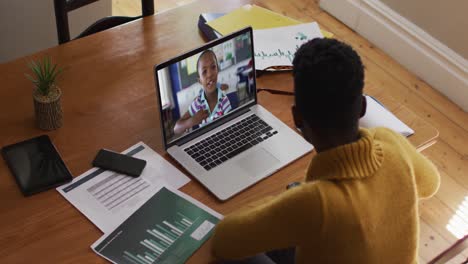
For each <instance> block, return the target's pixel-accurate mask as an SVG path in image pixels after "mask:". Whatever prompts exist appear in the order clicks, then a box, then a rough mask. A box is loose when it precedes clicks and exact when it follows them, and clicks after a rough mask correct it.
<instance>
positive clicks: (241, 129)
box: [154, 27, 313, 200]
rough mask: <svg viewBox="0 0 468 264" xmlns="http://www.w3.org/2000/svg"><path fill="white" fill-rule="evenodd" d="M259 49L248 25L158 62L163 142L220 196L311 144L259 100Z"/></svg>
mask: <svg viewBox="0 0 468 264" xmlns="http://www.w3.org/2000/svg"><path fill="white" fill-rule="evenodd" d="M207 50H210V51H209V52H208V54H204V55H203V56H202V58H201V59H200V62H198V59H199V57H200V54H201V53H202V52H205V53H207ZM213 53H214V54H215V55H213ZM253 54H254V52H253V34H252V28H250V27H248V28H245V29H242V30H240V31H238V32H235V33H232V34H230V35H227V36H225V37H222V38H220V39H217V40H215V41H213V42H210V43H208V44H206V45H204V46H202V47H199V48H197V49H195V50H192V51H190V52H187V53H184V54H181V55H179V56H177V57H175V58H173V59H171V60H169V61H166V62H164V63H162V64H159V65H157V66H155V72H154V73H155V80H156V90H157V94H158V100H159V106H160V113H161V118H160V120H161V127H162V130H163V143H164V147H165V149H166V151H167V152H168V153H169V155H170V156H172V157H173V158H174V159H175V160H176V161H177V162H179V163H180V164H181V165H182V166H183V167H184V168H185V169H187V171H188V172H190V173H191V174H192V175H193V176H194V177H195V178H196V179H197V180H198V181H200V183H202V184H203V185H204V186H205V187H206V188H207V189H208V190H210V191H211V192H212V193H213V194H214V195H215V196H216V197H217V198H219V199H220V200H227V199H229V198H230V197H232V196H233V195H235V194H237V193H239V192H241V191H242V190H244V189H246V188H248V187H249V186H251V185H253V184H255V183H256V182H258V181H260V180H262V179H264V178H266V177H267V176H269V175H271V174H272V173H274V172H276V171H277V170H279V169H281V168H282V167H284V166H286V165H287V164H289V163H291V162H292V161H294V160H296V159H298V158H299V157H301V156H303V155H305V154H306V153H308V152H310V151H311V150H312V148H313V147H312V145H311V144H309V143H308V142H307V141H305V140H304V139H303V138H302V137H301V136H300V135H299V134H297V133H296V132H295V131H293V130H292V129H291V128H289V127H288V126H287V125H285V124H284V123H283V122H282V121H280V120H279V119H278V118H276V117H275V116H274V115H272V114H271V113H270V112H269V111H267V110H266V109H265V108H263V107H262V106H261V105H259V104H258V103H257V87H256V82H255V70H254V69H255V59H254V56H253ZM214 57H216V60H217V62H216V61H215V60H214ZM215 69H217V70H216V71H215V73H217V74H213V71H214V70H215ZM198 71H200V75H199V74H198ZM206 76H209V77H206ZM213 76H216V77H213ZM206 80H208V81H206ZM215 91H216V92H215ZM214 95H216V97H214ZM210 98H216V100H215V102H213V100H214V99H211V102H210ZM214 103H216V105H214ZM203 113H204V114H205V115H202V114H203ZM197 114H198V115H197ZM187 120H190V121H188V122H187Z"/></svg>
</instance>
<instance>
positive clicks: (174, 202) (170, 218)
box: [93, 187, 219, 264]
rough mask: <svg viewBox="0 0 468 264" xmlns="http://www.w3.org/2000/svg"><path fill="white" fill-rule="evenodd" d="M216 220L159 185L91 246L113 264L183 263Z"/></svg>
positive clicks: (205, 237)
mask: <svg viewBox="0 0 468 264" xmlns="http://www.w3.org/2000/svg"><path fill="white" fill-rule="evenodd" d="M218 222H219V219H218V218H217V217H215V216H213V215H212V214H210V213H208V212H206V211H205V210H203V209H201V208H200V207H198V206H197V205H194V204H193V203H191V202H189V201H187V200H186V199H184V198H183V197H181V196H179V195H177V194H176V193H174V192H172V191H170V190H168V189H167V188H164V187H163V188H162V189H161V190H160V191H159V192H157V193H156V194H155V195H154V196H153V197H152V198H151V199H150V200H148V201H147V202H146V203H145V204H144V205H143V206H141V208H139V209H138V210H137V211H136V212H135V213H134V214H133V215H131V216H130V217H129V218H128V219H127V220H126V221H125V222H123V223H122V224H121V225H120V226H119V227H118V228H116V229H115V230H114V231H113V232H112V233H111V234H109V235H108V236H107V237H106V238H105V239H104V240H102V241H101V242H99V244H95V245H93V249H94V250H95V251H96V252H97V253H98V254H100V255H102V256H103V257H105V258H106V259H108V260H110V261H112V262H114V263H131V264H151V263H168V264H169V263H170V264H174V263H184V262H185V261H186V260H187V259H188V258H189V257H190V256H191V255H192V254H193V253H194V252H195V250H197V249H198V248H199V247H200V246H201V245H202V244H203V243H204V242H205V241H206V240H207V239H208V238H209V237H210V235H211V233H212V232H213V227H214V226H215V225H216V224H217V223H218Z"/></svg>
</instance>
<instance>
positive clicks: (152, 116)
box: [0, 0, 438, 263]
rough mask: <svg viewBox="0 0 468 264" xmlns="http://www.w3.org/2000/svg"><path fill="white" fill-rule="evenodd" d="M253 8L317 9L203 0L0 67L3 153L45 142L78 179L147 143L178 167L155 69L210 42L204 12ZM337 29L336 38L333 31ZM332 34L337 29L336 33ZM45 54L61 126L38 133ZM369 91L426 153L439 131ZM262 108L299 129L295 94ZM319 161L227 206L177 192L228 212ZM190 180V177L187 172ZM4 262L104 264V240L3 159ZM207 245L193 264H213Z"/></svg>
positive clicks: (281, 84)
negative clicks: (22, 182)
mask: <svg viewBox="0 0 468 264" xmlns="http://www.w3.org/2000/svg"><path fill="white" fill-rule="evenodd" d="M247 3H253V4H257V5H259V6H263V7H266V8H269V9H271V10H273V11H276V12H280V13H283V14H285V15H287V16H290V17H292V18H296V19H298V20H301V21H304V22H310V21H313V20H314V15H315V14H316V13H317V10H315V9H314V8H311V7H310V6H308V5H307V1H301V0H290V1H283V0H259V1H249V0H229V1H227V0H224V1H220V0H202V1H197V2H193V3H192V4H189V5H186V6H183V7H179V8H176V9H172V10H169V11H166V12H163V13H160V14H157V15H155V16H151V17H146V18H144V19H142V20H139V21H136V22H132V23H129V24H127V25H124V26H121V27H118V28H114V29H111V30H107V31H104V32H101V33H98V34H94V35H92V36H89V37H86V38H83V39H79V40H75V41H71V42H69V43H67V44H64V45H61V46H56V47H53V48H51V49H48V50H45V51H42V52H39V53H36V54H33V55H31V56H28V57H24V58H21V59H18V60H15V61H12V62H9V63H6V64H0V80H2V82H1V85H0V99H1V100H2V103H1V104H0V124H1V129H0V147H2V146H5V145H8V144H12V143H15V142H18V141H22V140H25V139H28V138H32V137H35V136H38V135H41V134H47V135H49V136H50V138H51V139H52V141H53V143H54V144H55V146H56V147H57V149H58V150H59V152H60V154H61V155H62V157H63V159H64V161H65V164H66V165H67V166H68V168H69V169H70V171H71V172H72V174H73V175H74V176H77V175H80V174H81V173H83V172H85V171H86V170H88V169H89V168H91V160H92V159H93V158H94V156H95V154H96V153H97V151H98V150H99V149H101V148H109V149H113V150H116V151H122V150H124V149H126V148H128V147H129V146H132V145H133V144H135V143H137V142H138V141H143V142H145V143H146V144H148V145H149V146H150V147H152V148H153V149H155V150H156V151H157V152H159V153H160V154H162V155H164V157H165V158H166V159H168V160H169V161H170V162H172V163H173V164H175V162H173V161H172V160H171V159H170V158H169V156H168V155H167V154H165V152H164V149H163V148H162V141H161V131H160V130H159V125H160V124H159V113H158V111H159V110H158V109H159V107H158V105H157V99H156V90H155V83H154V76H153V66H154V65H155V64H158V63H160V62H163V61H165V60H167V59H169V58H171V57H173V56H176V55H178V54H180V53H182V52H184V51H188V50H191V49H193V48H195V47H197V46H200V45H202V44H203V43H204V41H203V39H202V37H201V35H200V33H199V32H198V29H197V26H196V25H197V22H198V15H199V14H200V13H203V12H228V11H231V10H233V9H235V8H237V7H239V6H241V5H244V4H247ZM331 31H332V30H331ZM332 32H333V31H332ZM44 55H50V56H51V58H52V60H53V61H54V62H57V63H59V64H60V65H62V66H65V67H66V70H65V72H64V73H63V75H62V76H61V78H60V80H59V83H58V84H59V86H60V88H61V89H62V92H63V97H62V106H63V111H64V125H63V127H62V128H60V129H58V130H55V131H50V132H47V131H42V130H40V129H38V128H36V126H35V123H34V110H33V101H32V100H33V99H32V89H33V87H32V84H31V82H30V81H29V80H27V79H26V78H25V76H24V73H26V72H27V71H28V68H27V63H28V62H29V61H30V60H33V59H38V58H41V57H43V56H44ZM258 86H259V87H268V88H272V89H279V90H286V91H292V76H291V73H290V72H285V73H272V74H265V75H262V76H261V77H259V78H258ZM365 90H366V92H367V93H369V94H370V95H373V96H375V97H376V98H378V99H379V100H380V101H381V102H383V103H384V104H385V105H386V106H387V107H388V108H389V109H390V110H391V111H393V112H394V113H395V114H396V115H397V116H398V117H399V118H401V119H402V120H403V121H404V122H405V123H407V124H408V125H409V126H410V127H412V128H413V129H414V130H415V132H416V133H415V134H414V135H413V136H411V137H410V138H409V139H410V141H411V142H412V143H413V144H414V145H415V146H417V147H426V146H428V145H430V144H431V143H432V142H435V141H434V140H435V138H436V137H437V135H438V132H437V130H436V129H435V128H433V127H432V126H430V125H428V124H427V123H425V122H424V121H423V120H422V119H420V118H418V116H417V115H415V114H414V113H412V112H411V111H409V110H408V109H406V108H405V107H403V106H402V105H401V104H400V103H398V102H396V101H395V100H393V99H392V98H390V97H389V96H387V95H386V94H385V91H383V90H380V89H379V88H378V87H371V86H370V85H367V84H366V88H365ZM258 99H259V103H260V104H262V105H263V106H264V107H265V108H267V109H268V110H270V111H271V112H272V113H273V114H274V115H276V116H277V117H279V118H280V119H281V120H282V121H284V122H285V123H286V124H287V125H289V126H291V127H292V126H293V121H292V116H291V113H290V106H291V104H292V101H293V98H292V97H291V96H283V95H273V94H268V93H265V92H262V93H260V94H259V96H258ZM312 155H313V153H311V154H308V155H306V156H305V157H303V158H301V159H299V160H297V161H295V162H294V163H292V164H290V165H289V166H287V167H285V168H284V169H282V170H281V171H279V172H278V173H275V174H274V175H272V176H271V177H269V178H267V179H266V180H263V181H261V182H259V183H258V184H256V185H254V186H253V187H251V188H249V189H248V190H246V191H244V192H242V193H241V194H239V195H237V196H235V197H234V198H232V199H230V200H229V201H227V202H224V203H221V202H219V201H218V200H216V199H215V197H214V196H213V195H211V194H210V193H209V192H208V191H207V190H206V189H204V187H202V186H201V185H200V184H199V183H198V182H197V181H196V180H194V179H193V178H192V177H191V176H190V177H191V178H192V179H193V180H192V181H191V182H190V183H189V184H187V185H186V186H184V187H183V188H182V189H181V190H182V191H183V192H185V193H188V194H190V195H191V196H192V197H194V198H195V199H198V200H199V201H201V202H203V203H205V204H206V205H208V206H209V207H211V208H213V209H214V210H217V211H218V212H220V213H222V214H226V213H229V212H232V211H233V210H235V209H237V208H239V207H240V206H242V205H245V204H247V203H250V202H253V201H255V200H257V199H259V198H262V197H264V196H266V195H272V194H277V193H279V192H280V191H282V190H284V187H285V186H286V184H287V183H289V182H291V181H296V180H300V179H302V178H303V176H304V172H305V169H306V166H307V164H308V161H309V160H310V158H311V157H312ZM181 170H182V171H183V172H185V173H186V174H187V172H186V171H185V170H183V169H182V168H181ZM0 198H1V202H0V216H1V217H0V260H1V262H2V263H106V261H105V260H104V259H102V258H100V257H98V256H97V255H96V254H94V253H93V252H92V250H91V249H90V245H91V244H92V243H93V242H95V241H96V240H97V239H98V238H99V237H100V236H101V235H102V233H101V232H100V231H99V230H98V229H97V228H96V227H95V226H94V225H93V224H92V223H91V222H89V221H88V220H87V218H86V217H84V216H83V215H81V214H80V212H79V211H78V210H76V209H75V208H74V207H73V206H72V205H71V204H70V203H68V202H67V201H66V200H65V199H64V198H63V197H62V196H61V195H60V194H59V193H58V192H57V191H55V190H49V191H46V192H43V193H40V194H37V195H33V196H30V197H24V196H22V194H21V192H20V191H19V188H18V187H17V185H16V182H15V181H14V179H13V177H12V175H11V173H10V171H9V170H8V168H7V166H6V164H5V162H4V161H3V160H1V161H0ZM208 249H209V248H208V246H206V245H205V246H203V247H202V248H201V249H200V250H199V251H197V252H196V253H195V255H194V256H192V258H191V259H190V260H189V263H207V262H208V261H209V259H211V256H210V254H209V250H208Z"/></svg>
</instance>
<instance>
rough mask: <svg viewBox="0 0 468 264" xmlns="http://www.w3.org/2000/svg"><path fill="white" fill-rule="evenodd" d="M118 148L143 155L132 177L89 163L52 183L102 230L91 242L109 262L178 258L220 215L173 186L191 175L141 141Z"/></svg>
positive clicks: (187, 252)
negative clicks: (66, 178)
mask: <svg viewBox="0 0 468 264" xmlns="http://www.w3.org/2000/svg"><path fill="white" fill-rule="evenodd" d="M123 153H125V154H126V155H129V156H133V157H136V158H139V159H144V160H146V162H147V164H146V167H145V169H144V170H143V172H142V174H141V175H140V176H139V177H137V178H134V177H130V176H127V175H123V174H119V173H115V172H112V171H106V170H102V169H99V168H93V169H91V170H89V171H87V172H85V173H83V174H82V175H80V176H78V177H76V178H74V179H73V181H72V182H71V183H69V184H66V185H64V186H61V187H59V188H57V191H58V192H59V193H60V194H62V195H63V196H64V197H65V199H67V200H68V201H69V202H70V203H71V204H73V205H74V206H75V207H76V208H77V209H78V210H79V211H80V212H82V213H83V214H84V215H85V216H86V217H87V218H88V219H89V220H91V222H93V223H94V224H95V225H96V226H97V227H98V228H99V229H100V230H101V231H103V232H104V235H103V236H102V237H101V238H100V239H99V240H98V241H96V242H95V243H94V244H93V245H92V246H91V248H92V249H93V250H94V251H95V252H96V253H97V254H99V255H100V256H102V257H104V258H106V259H107V260H109V261H111V262H114V263H142V264H147V263H183V262H185V261H186V260H187V259H188V258H189V257H190V256H191V255H192V254H193V253H194V252H195V250H197V249H198V248H199V247H200V246H201V245H202V244H203V243H204V242H205V241H206V240H207V239H208V238H209V237H210V235H211V234H212V232H213V228H214V226H215V225H216V224H217V223H218V222H219V221H220V219H221V218H222V216H221V215H220V214H219V213H217V212H215V211H213V210H211V209H210V208H208V207H207V206H205V205H203V204H202V203H200V202H198V201H196V200H194V199H193V198H191V197H190V196H188V195H186V194H184V193H181V192H179V191H177V189H178V188H180V187H182V186H184V185H185V184H186V183H188V182H189V181H190V179H189V178H188V177H187V176H185V175H184V174H183V173H182V172H180V171H179V170H178V169H177V168H175V167H174V166H173V165H172V164H170V163H169V162H167V161H166V160H165V159H164V158H163V157H161V156H160V155H159V154H157V153H156V152H155V151H153V150H152V149H151V148H149V147H148V146H147V145H146V144H144V143H143V142H139V143H138V144H136V145H134V146H132V147H130V148H129V149H127V150H125V151H124V152H123Z"/></svg>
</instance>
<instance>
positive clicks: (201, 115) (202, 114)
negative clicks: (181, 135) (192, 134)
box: [192, 110, 209, 126]
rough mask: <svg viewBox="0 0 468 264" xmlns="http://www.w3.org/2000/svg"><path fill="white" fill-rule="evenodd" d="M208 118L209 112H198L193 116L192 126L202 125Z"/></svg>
mask: <svg viewBox="0 0 468 264" xmlns="http://www.w3.org/2000/svg"><path fill="white" fill-rule="evenodd" d="M208 116H209V114H208V111H207V110H200V111H198V112H196V113H195V115H194V116H192V126H195V125H198V124H200V123H201V122H203V120H205V119H206V118H208Z"/></svg>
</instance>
